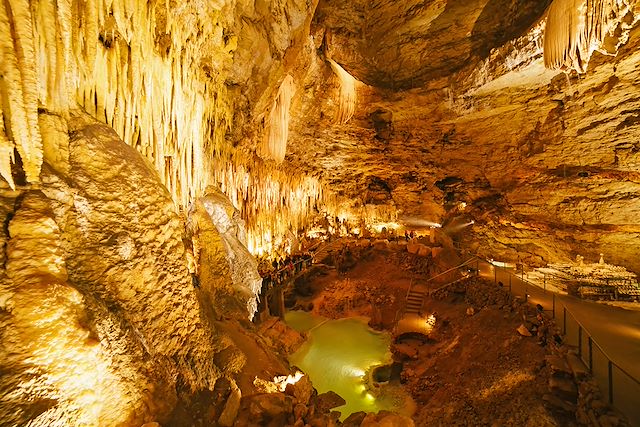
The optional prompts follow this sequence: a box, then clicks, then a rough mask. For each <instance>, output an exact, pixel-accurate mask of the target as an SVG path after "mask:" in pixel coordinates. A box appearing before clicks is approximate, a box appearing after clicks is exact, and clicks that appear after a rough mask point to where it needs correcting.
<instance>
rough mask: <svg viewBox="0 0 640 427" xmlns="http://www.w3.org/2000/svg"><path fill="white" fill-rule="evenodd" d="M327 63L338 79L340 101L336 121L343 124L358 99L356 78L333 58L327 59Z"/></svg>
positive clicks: (351, 115) (351, 113)
mask: <svg viewBox="0 0 640 427" xmlns="http://www.w3.org/2000/svg"><path fill="white" fill-rule="evenodd" d="M329 64H330V65H331V69H332V70H333V72H334V73H335V74H336V76H337V77H338V80H339V81H340V103H339V104H338V115H337V117H336V121H337V122H338V123H341V124H344V123H347V122H348V121H349V120H350V119H351V117H353V113H355V111H356V102H357V99H358V94H357V93H356V82H357V80H356V79H355V78H354V77H353V76H352V75H351V74H349V73H347V72H346V71H345V69H344V68H342V67H341V66H340V64H338V63H336V62H335V61H334V60H333V59H329Z"/></svg>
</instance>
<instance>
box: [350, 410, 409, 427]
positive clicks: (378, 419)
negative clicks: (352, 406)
mask: <svg viewBox="0 0 640 427" xmlns="http://www.w3.org/2000/svg"><path fill="white" fill-rule="evenodd" d="M360 426H361V427H414V426H415V424H414V422H413V420H412V419H411V418H409V417H407V416H405V415H400V414H392V413H389V412H387V411H380V412H379V413H377V414H367V416H366V417H365V418H364V420H362V424H360Z"/></svg>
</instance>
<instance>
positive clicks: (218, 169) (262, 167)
mask: <svg viewBox="0 0 640 427" xmlns="http://www.w3.org/2000/svg"><path fill="white" fill-rule="evenodd" d="M247 163H248V162H247V160H246V158H242V157H241V156H237V157H234V158H233V160H232V161H222V160H215V161H214V166H213V170H214V180H215V181H216V182H217V183H218V184H219V186H220V189H221V190H222V192H223V193H225V194H226V195H227V197H229V199H230V200H231V202H232V203H233V205H234V206H235V207H236V209H238V210H239V211H240V212H241V215H242V218H243V220H244V221H245V222H246V227H247V234H248V236H247V237H248V248H249V250H250V251H251V252H252V253H254V254H259V255H262V254H264V253H271V252H273V251H274V250H276V249H278V247H279V246H280V243H281V240H280V239H282V237H283V236H285V235H287V233H288V232H293V233H295V232H297V231H298V230H301V229H304V228H306V227H307V226H308V225H309V224H310V223H311V221H313V218H314V216H315V213H316V210H315V209H316V207H317V206H325V207H326V206H327V205H333V204H334V203H332V200H333V198H332V196H331V194H330V193H327V192H326V191H324V190H323V186H322V184H321V182H320V181H319V180H318V179H317V178H314V177H311V176H308V175H304V174H301V173H295V172H291V171H286V170H283V169H281V168H280V167H278V166H276V165H274V164H273V162H263V161H261V160H259V159H256V160H255V161H254V162H252V164H251V166H247Z"/></svg>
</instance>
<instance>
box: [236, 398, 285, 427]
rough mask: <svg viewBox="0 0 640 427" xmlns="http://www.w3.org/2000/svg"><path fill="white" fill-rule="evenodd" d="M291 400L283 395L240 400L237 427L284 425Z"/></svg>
mask: <svg viewBox="0 0 640 427" xmlns="http://www.w3.org/2000/svg"><path fill="white" fill-rule="evenodd" d="M291 414H293V399H292V398H291V397H290V396H287V395H285V394H284V393H262V394H254V395H251V396H246V397H243V398H242V401H241V405H240V411H239V416H238V420H237V421H236V423H235V425H237V426H254V425H274V426H275V425H286V424H287V419H288V418H289V415H291Z"/></svg>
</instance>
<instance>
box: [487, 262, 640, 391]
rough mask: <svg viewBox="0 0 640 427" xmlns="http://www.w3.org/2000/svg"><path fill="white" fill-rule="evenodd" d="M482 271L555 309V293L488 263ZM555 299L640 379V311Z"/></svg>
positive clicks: (611, 355) (568, 299)
mask: <svg viewBox="0 0 640 427" xmlns="http://www.w3.org/2000/svg"><path fill="white" fill-rule="evenodd" d="M479 269H480V276H482V277H484V278H486V279H490V280H495V281H496V282H498V281H499V282H502V283H503V284H504V286H509V283H511V288H512V292H513V293H515V294H516V295H524V294H525V292H526V293H527V294H528V295H529V298H528V300H529V301H530V302H532V303H533V304H541V305H542V306H543V307H544V309H545V310H551V309H552V308H553V296H554V292H551V291H549V290H547V291H546V292H545V291H544V290H543V289H540V288H539V287H537V286H532V285H531V284H529V283H526V282H523V281H522V280H521V279H520V278H518V277H517V276H515V275H514V274H509V271H505V270H503V269H502V268H497V267H494V266H493V265H491V264H489V263H488V262H480V263H479ZM511 273H513V271H511ZM510 279H511V281H510ZM555 298H556V304H558V302H560V303H562V304H564V305H565V306H566V307H567V309H569V311H570V312H571V313H572V314H573V315H574V316H575V318H576V320H577V321H578V322H580V323H581V324H582V325H583V326H584V327H585V328H586V329H587V330H588V331H589V333H591V335H592V336H593V338H594V340H595V341H596V342H597V343H598V344H600V346H601V347H602V348H603V350H604V351H605V352H607V354H608V355H609V356H610V357H611V358H612V359H613V360H614V361H615V362H616V363H617V364H618V365H619V366H620V367H621V368H623V369H624V370H625V371H627V372H628V373H629V374H631V375H633V376H634V377H635V378H640V363H638V361H639V360H640V312H638V311H632V310H625V309H623V308H619V307H613V306H610V305H605V304H599V303H597V302H594V301H589V300H583V299H579V298H576V297H572V296H568V295H561V294H555ZM639 403H640V397H639Z"/></svg>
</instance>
